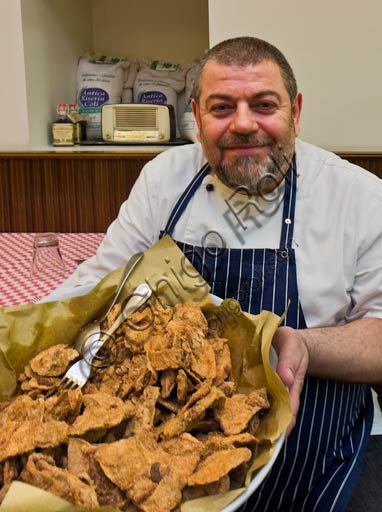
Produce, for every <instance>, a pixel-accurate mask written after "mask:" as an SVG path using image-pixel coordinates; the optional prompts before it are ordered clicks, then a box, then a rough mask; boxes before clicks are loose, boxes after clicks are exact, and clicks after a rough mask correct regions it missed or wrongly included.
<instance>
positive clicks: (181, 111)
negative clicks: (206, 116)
mask: <svg viewBox="0 0 382 512" xmlns="http://www.w3.org/2000/svg"><path fill="white" fill-rule="evenodd" d="M195 71H196V64H194V65H193V66H192V67H191V68H190V69H189V70H188V71H187V75H186V87H185V89H184V92H183V93H181V94H179V97H178V127H179V134H180V136H181V137H182V138H183V139H188V140H191V141H192V142H196V141H197V137H196V134H197V131H198V129H197V125H196V121H195V117H194V114H193V113H192V107H191V93H192V87H193V85H194V78H195Z"/></svg>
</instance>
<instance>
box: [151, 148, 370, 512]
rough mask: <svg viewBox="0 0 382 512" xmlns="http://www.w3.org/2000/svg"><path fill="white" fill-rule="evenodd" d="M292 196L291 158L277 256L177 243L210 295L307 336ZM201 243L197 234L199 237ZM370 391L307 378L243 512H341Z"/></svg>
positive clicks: (179, 208) (183, 201)
mask: <svg viewBox="0 0 382 512" xmlns="http://www.w3.org/2000/svg"><path fill="white" fill-rule="evenodd" d="M209 171H210V168H209V166H208V165H205V166H204V167H203V168H202V169H201V170H200V171H199V173H198V174H197V175H196V176H195V178H194V179H193V180H192V182H191V183H190V184H189V186H188V187H187V189H186V190H185V191H184V193H183V194H182V196H181V197H180V198H179V200H178V202H177V204H176V205H175V207H174V209H173V211H172V213H171V215H170V218H169V219H168V222H167V225H166V228H165V230H164V231H163V232H162V233H161V236H163V235H165V234H168V235H170V236H171V234H172V232H173V230H174V228H175V225H176V223H177V222H178V220H179V218H180V217H181V215H182V213H183V212H184V210H185V208H186V207H187V204H188V203H189V201H190V199H191V198H192V196H193V194H194V193H195V191H196V190H197V188H198V187H199V186H200V185H201V183H202V182H203V180H204V178H205V177H206V176H207V174H208V173H209ZM296 192H297V172H296V163H295V158H294V159H293V161H292V164H291V166H290V168H289V171H288V173H287V175H286V177H285V193H284V204H283V218H282V219H283V221H282V228H281V237H280V247H279V249H238V248H236V249H227V248H216V247H199V246H193V245H190V244H186V243H183V242H180V241H176V240H175V242H176V243H177V244H178V246H179V247H180V248H181V250H182V251H183V252H184V254H185V255H186V256H187V258H188V259H189V260H190V261H191V263H192V264H193V265H194V266H195V268H196V269H197V270H198V271H199V273H200V274H201V275H203V277H204V278H205V280H206V281H207V282H208V283H209V284H210V286H211V293H213V294H215V295H217V296H219V297H222V298H225V297H232V298H235V299H237V300H239V301H240V304H241V307H242V309H243V310H245V311H249V312H250V313H253V314H258V313H259V312H260V311H261V310H263V309H265V310H269V311H273V312H275V313H276V314H278V315H282V314H283V313H284V311H285V310H286V309H287V304H288V302H289V301H290V305H289V308H288V312H287V315H286V317H285V320H284V325H288V326H290V327H292V328H295V329H304V328H306V323H305V318H304V314H303V311H302V308H301V304H300V301H299V294H298V288H297V274H296V260H295V252H294V249H293V248H292V240H293V229H294V215H295V204H296ZM201 235H202V234H201ZM372 420H373V405H372V398H371V393H370V388H369V386H367V385H364V384H350V383H343V382H337V381H329V380H322V379H316V378H313V377H307V378H306V379H305V384H304V387H303V390H302V394H301V403H300V409H299V413H298V417H297V423H296V426H295V428H294V429H293V431H292V433H291V435H290V436H289V438H288V439H287V441H286V442H285V444H284V446H283V448H282V450H281V452H280V454H279V456H278V458H277V460H276V462H275V464H274V466H273V468H272V470H271V472H270V473H269V475H268V476H267V478H266V479H265V481H264V482H263V484H262V485H261V486H260V488H259V489H258V490H257V491H256V492H255V494H254V495H253V496H252V497H251V498H250V499H249V500H248V502H247V503H246V504H245V506H243V507H242V509H241V510H242V511H245V512H252V511H261V512H275V511H283V512H292V511H294V512H304V511H305V512H344V511H345V509H346V504H347V503H348V501H349V499H350V497H351V492H352V489H353V487H354V484H355V481H356V479H357V477H358V475H359V472H360V462H361V460H362V458H363V454H364V450H365V447H366V444H367V440H368V437H369V434H370V430H371V425H372Z"/></svg>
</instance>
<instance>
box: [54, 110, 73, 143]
mask: <svg viewBox="0 0 382 512" xmlns="http://www.w3.org/2000/svg"><path fill="white" fill-rule="evenodd" d="M57 114H58V118H57V119H56V121H55V122H54V123H53V124H52V133H53V145H54V146H73V144H74V124H73V122H72V121H71V120H70V119H69V118H68V116H67V107H66V103H58V105H57Z"/></svg>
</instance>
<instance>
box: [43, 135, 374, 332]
mask: <svg viewBox="0 0 382 512" xmlns="http://www.w3.org/2000/svg"><path fill="white" fill-rule="evenodd" d="M296 161H297V173H298V179H297V200H296V212H295V227H294V239H293V248H294V249H295V253H296V265H297V279H298V287H299V292H300V299H301V304H302V309H303V312H304V315H305V320H306V323H307V326H308V327H319V326H334V325H342V324H344V323H346V322H348V321H351V320H355V319H358V318H362V317H376V318H382V181H381V180H379V178H377V177H376V176H374V175H373V174H371V173H369V172H368V171H365V170H364V169H362V168H360V167H358V166H356V165H353V164H351V163H349V162H347V161H345V160H342V159H341V158H339V157H338V156H336V155H334V154H333V153H330V152H328V151H325V150H322V149H320V148H318V147H316V146H313V145H311V144H308V143H305V142H302V141H301V140H297V141H296ZM205 162H206V160H205V157H204V155H203V152H202V148H201V145H200V144H199V143H195V144H191V145H186V146H178V147H175V148H172V149H169V150H167V151H165V152H163V153H161V154H160V155H158V156H157V157H156V158H154V159H153V160H152V161H150V162H148V163H147V164H146V165H145V166H144V168H143V169H142V172H141V174H140V176H139V177H138V179H137V181H136V183H135V184H134V187H133V189H132V191H131V193H130V196H129V198H128V199H127V201H125V202H124V203H123V204H122V206H121V208H120V211H119V215H118V217H117V219H116V220H114V222H113V223H112V224H111V225H110V226H109V228H108V230H107V233H106V236H105V238H104V240H103V242H102V243H101V245H100V247H99V249H98V251H97V253H96V255H95V256H94V257H92V258H90V259H89V260H87V261H86V262H84V263H83V264H81V265H80V266H79V267H78V268H77V270H76V271H75V272H74V274H72V276H70V277H69V278H68V279H67V280H66V282H65V283H64V284H63V285H61V286H60V287H59V288H58V289H57V290H56V291H55V292H54V293H53V294H52V295H51V296H50V297H49V298H50V300H55V299H56V298H58V297H59V296H60V294H61V293H62V292H65V291H67V290H70V289H72V288H73V287H74V286H78V285H90V284H96V283H97V282H98V281H99V280H100V279H101V278H102V277H103V276H104V275H106V274H107V273H108V272H110V271H112V270H113V269H115V268H116V267H119V266H121V265H123V264H124V263H125V262H126V260H128V259H129V258H130V256H132V254H134V253H135V252H138V251H142V250H145V249H148V248H149V247H150V246H151V245H153V244H154V243H155V242H156V241H157V240H158V238H159V233H160V231H161V230H163V229H164V227H165V225H166V223H167V220H168V218H169V216H170V213H171V211H172V209H173V207H174V206H175V204H176V202H177V200H178V198H179V196H180V195H181V194H182V192H183V191H184V190H185V188H186V187H187V185H188V183H189V182H190V181H191V180H192V178H193V177H194V176H195V174H196V173H197V172H198V171H199V169H200V168H201V167H202V166H203V165H204V164H205ZM207 185H209V186H208V187H207ZM211 185H212V187H211ZM283 189H284V186H283V185H281V186H280V188H279V189H278V190H277V191H275V192H274V193H273V197H264V198H255V197H247V196H245V195H244V194H238V193H237V192H236V193H235V192H234V191H233V190H231V189H229V188H228V187H226V186H225V185H223V184H222V183H221V182H220V181H219V180H218V179H217V177H216V176H214V175H212V174H210V175H208V176H207V177H206V178H205V179H204V181H203V182H202V185H201V186H200V187H199V189H198V190H197V191H196V192H195V194H194V196H193V198H192V199H191V201H190V202H189V204H188V206H187V209H186V211H185V212H184V213H183V215H182V216H181V218H180V219H179V221H178V223H177V224H176V227H175V230H174V232H173V238H174V239H175V240H178V241H182V242H186V243H188V244H192V245H198V246H206V245H208V244H211V245H214V246H216V245H219V246H224V245H225V246H226V247H231V248H278V247H279V242H280V233H281V222H282V207H281V205H282V200H283ZM271 199H272V200H271ZM77 293H78V291H77Z"/></svg>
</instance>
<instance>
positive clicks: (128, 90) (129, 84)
mask: <svg viewBox="0 0 382 512" xmlns="http://www.w3.org/2000/svg"><path fill="white" fill-rule="evenodd" d="M137 73H138V61H134V60H130V66H129V67H128V69H126V70H125V78H124V81H123V90H122V103H133V98H134V95H133V87H134V82H135V79H136V77H137Z"/></svg>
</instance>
